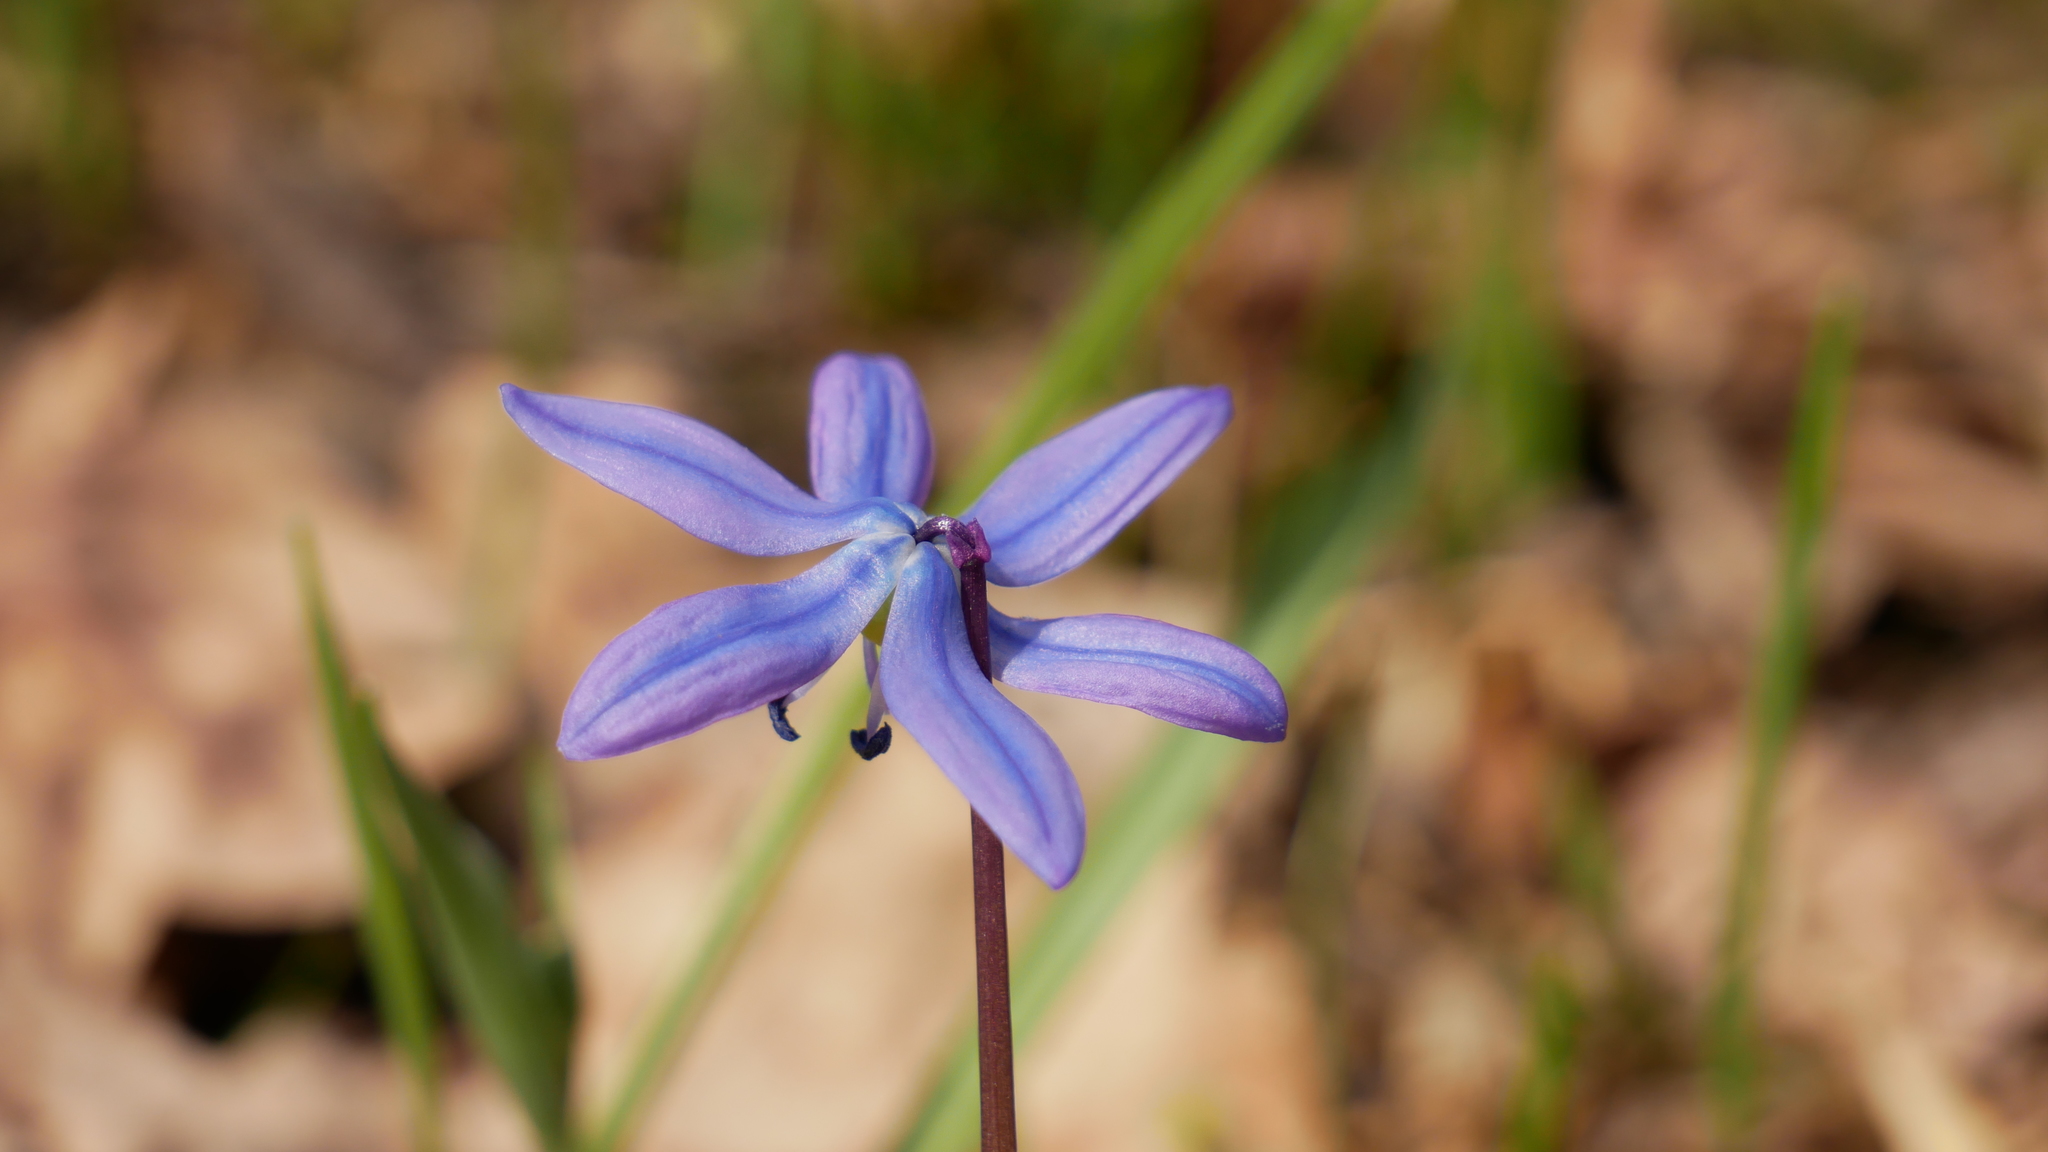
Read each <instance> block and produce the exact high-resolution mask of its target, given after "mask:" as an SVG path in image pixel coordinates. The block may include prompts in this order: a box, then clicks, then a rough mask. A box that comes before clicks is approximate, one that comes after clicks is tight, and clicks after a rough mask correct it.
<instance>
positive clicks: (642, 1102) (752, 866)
mask: <svg viewBox="0 0 2048 1152" xmlns="http://www.w3.org/2000/svg"><path fill="white" fill-rule="evenodd" d="M1379 4H1380V0H1323V2H1322V3H1319V4H1318V5H1317V6H1316V7H1314V8H1312V9H1310V10H1309V11H1308V12H1306V13H1305V14H1303V16H1302V17H1301V18H1299V19H1298V20H1297V21H1296V23H1295V25H1294V27H1293V29H1292V30H1291V31H1290V32H1289V33H1287V34H1286V35H1285V37H1284V38H1283V39H1282V40H1281V42H1280V45H1279V47H1278V48H1277V49H1276V50H1275V51H1273V52H1272V53H1271V54H1270V55H1269V56H1268V57H1267V59H1266V61H1265V62H1264V64H1262V65H1261V66H1260V67H1259V68H1258V70H1257V71H1256V73H1255V75H1254V77H1253V79H1252V80H1251V82H1250V83H1249V84H1248V85H1247V86H1246V87H1245V88H1244V89H1243V90H1242V91H1241V92H1240V93H1239V94H1238V95H1237V97H1236V98H1235V99H1234V100H1233V101H1232V103H1231V105H1230V107H1229V109H1228V110H1227V111H1226V112H1225V113H1224V114H1223V116H1222V117H1221V119H1220V120H1219V121H1218V122H1217V123H1216V125H1215V127H1213V128H1212V129H1210V130H1209V131H1208V132H1207V133H1206V134H1205V136H1204V137H1203V138H1202V139H1201V140H1200V141H1199V142H1198V143H1197V144H1196V145H1195V147H1194V149H1193V150H1192V152H1191V153H1190V154H1189V157H1188V159H1187V160H1186V162H1185V163H1183V164H1181V165H1180V166H1179V167H1178V169H1177V170H1176V171H1174V172H1172V173H1170V174H1169V175H1168V176H1167V177H1166V178H1165V179H1164V181H1163V182H1162V184H1161V186H1160V187H1159V189H1158V191H1157V192H1156V193H1154V194H1153V195H1152V196H1151V198H1150V199H1148V200H1147V201H1146V203H1145V204H1143V205H1142V206H1141V207H1140V208H1139V210H1138V212H1137V214H1136V218H1135V220H1134V222H1133V224H1132V226H1131V227H1130V228H1129V229H1128V230H1127V231H1126V233H1125V234H1124V235H1123V236H1122V237H1121V238H1120V239H1119V241H1118V243H1117V245H1116V247H1115V249H1114V250H1113V252H1112V253H1111V255H1110V258H1109V261H1108V264H1107V265H1106V266H1105V267H1104V269H1103V271H1102V273H1101V274H1100V276H1099V278H1098V280H1097V282H1096V284H1095V286H1094V287H1093V288H1092V289H1091V290H1090V292H1089V293H1088V295H1087V296H1086V297H1084V298H1083V299H1082V300H1081V302H1080V303H1079V304H1078V305H1077V306H1076V309H1075V312H1074V314H1073V317H1072V319H1070V320H1069V321H1068V322H1067V324H1066V325H1065V327H1064V328H1063V329H1062V330H1061V335H1060V336H1059V338H1058V339H1057V341H1056V343H1055V344H1054V346H1053V349H1052V350H1051V352H1049V353H1048V357H1047V361H1046V363H1045V365H1044V367H1042V368H1041V370H1040V371H1039V373H1038V374H1037V376H1036V377H1035V378H1034V379H1033V381H1032V383H1031V384H1030V385H1029V386H1028V387H1027V389H1026V390H1025V392H1024V394H1023V396H1022V398H1021V399H1020V400H1019V402H1018V403H1017V405H1016V406H1015V408H1014V410H1013V411H1012V412H1011V413H1010V414H1009V416H1008V417H1007V418H1006V419H1005V420H1003V421H1002V422H1000V423H999V424H998V426H997V431H996V432H995V433H994V434H993V435H992V436H991V437H990V438H989V439H988V440H987V441H986V442H984V443H983V445H982V446H981V449H980V451H979V452H978V453H977V455H976V456H975V457H974V460H973V461H972V462H971V463H970V464H969V465H968V466H967V468H966V469H965V471H964V474H963V476H962V477H961V478H960V479H958V480H957V481H956V482H954V483H953V484H952V485H950V486H949V488H948V490H947V494H946V496H945V497H943V498H942V499H941V501H940V502H939V504H940V505H951V506H958V505H961V504H963V503H964V502H965V500H964V499H963V498H961V497H962V494H963V493H964V494H965V495H966V496H967V497H971V496H972V495H973V494H974V493H977V492H979V491H980V490H981V489H982V488H983V487H984V486H986V484H987V481H988V480H989V479H990V478H991V477H993V476H994V475H995V474H996V473H997V472H999V471H1000V470H1001V469H1002V468H1003V466H1004V465H1006V464H1008V463H1009V462H1010V461H1011V460H1013V459H1015V458H1016V457H1017V455H1018V454H1019V453H1021V452H1022V451H1023V450H1024V449H1025V448H1027V447H1029V446H1030V445H1031V444H1033V443H1036V442H1037V441H1038V440H1039V439H1040V438H1042V437H1043V436H1044V435H1045V434H1046V433H1047V432H1048V431H1050V430H1051V428H1052V426H1053V425H1054V424H1055V423H1056V422H1057V421H1058V420H1059V419H1060V418H1061V417H1062V416H1064V415H1065V414H1066V413H1067V412H1068V411H1070V410H1071V409H1072V408H1073V407H1074V406H1075V405H1077V404H1078V403H1080V402H1081V401H1082V400H1084V399H1085V398H1086V397H1087V395H1088V394H1089V393H1090V392H1091V391H1092V390H1093V389H1094V388H1095V387H1096V385H1098V384H1099V383H1100V382H1101V381H1102V380H1103V379H1105V378H1106V377H1107V374H1108V373H1109V371H1110V370H1111V368H1113V367H1114V364H1115V361H1116V359H1117V358H1118V356H1119V355H1120V354H1121V353H1122V351H1123V349H1124V347H1125V346H1126V345H1127V344H1128V342H1129V340H1130V337H1131V334H1132V333H1133V332H1135V331H1136V329H1137V327H1138V325H1139V324H1140V322H1141V321H1142V320H1143V319H1144V316H1145V313H1146V311H1147V310H1148V309H1149V308H1150V306H1151V305H1152V303H1153V301H1154V300H1156V299H1157V297H1158V296H1159V295H1160V293H1161V292H1162V291H1164V289H1165V288H1166V286H1167V284H1168V282H1169V281H1170V279H1171V277H1172V274H1173V272H1174V270H1175V269H1176V268H1178V267H1179V265H1180V263H1181V261H1182V260H1183V259H1184V258H1185V256H1186V255H1187V252H1188V250H1189V249H1191V248H1192V247H1193V246H1194V244H1195V242H1196V241H1197V240H1199V239H1200V238H1201V237H1202V235H1203V234H1204V233H1205V232H1206V231H1207V229H1208V228H1209V226H1210V225H1211V224H1213V223H1214V222H1215V220H1216V218H1217V217H1218V216H1219V215H1220V214H1221V213H1222V210H1223V209H1224V207H1226V206H1227V205H1228V204H1229V202H1230V201H1231V200H1232V199H1233V198H1234V197H1235V196H1236V195H1237V193H1238V192H1239V191H1241V190H1242V189H1243V187H1244V185H1245V184H1246V183H1247V182H1248V181H1249V180H1250V179H1251V178H1252V176H1254V175H1255V174H1256V173H1257V172H1258V170H1259V169H1260V168H1261V167H1263V166H1264V165H1265V163H1266V162H1267V161H1268V160H1269V159H1270V158H1271V157H1272V156H1273V154H1274V153H1275V152H1277V151H1278V150H1279V148H1280V147H1281V145H1282V144H1283V143H1285V141H1286V139H1287V137H1288V136H1289V135H1291V134H1292V132H1293V131H1294V129H1295V128H1296V127H1297V126H1298V125H1299V124H1300V122H1301V120H1302V118H1303V117H1304V116H1306V115H1307V113H1308V111H1309V109H1310V108H1311V107H1312V106H1313V105H1314V102H1315V100H1316V99H1317V97H1319V96H1320V95H1321V94H1322V92H1323V91H1324V89H1325V88H1327V87H1328V86H1329V83H1330V81H1331V80H1332V79H1334V78H1335V76H1336V74H1337V69H1338V68H1339V67H1340V66H1341V65H1342V63H1343V61H1344V59H1345V58H1346V57H1347V56H1348V55H1349V53H1350V50H1351V47H1352V45H1353V43H1354V42H1355V41H1356V39H1357V37H1358V34H1359V33H1360V31H1361V30H1362V29H1363V28H1364V26H1365V22H1366V19H1367V18H1368V17H1369V16H1371V15H1372V13H1373V12H1374V11H1376V10H1377V9H1378V7H1379ZM1342 581H1343V578H1342V577H1341V576H1340V577H1339V578H1338V579H1337V581H1336V582H1335V583H1336V585H1337V586H1338V587H1341V585H1342ZM1330 594H1331V595H1334V594H1335V591H1334V589H1333V590H1332V592H1331V593H1330ZM1269 663H1270V662H1269ZM865 697H866V692H865V690H864V689H862V690H855V691H853V692H850V693H848V695H847V696H846V697H845V698H844V699H843V700H842V701H841V702H840V704H839V706H838V707H837V708H836V709H835V710H834V711H833V715H834V717H835V720H834V722H833V726H832V728H831V729H830V730H829V732H830V733H836V732H838V731H840V730H842V729H850V728H853V727H856V726H858V725H859V723H860V718H861V714H862V712H863V710H864V709H865V705H866V699H865ZM1222 743H1224V744H1227V743H1228V742H1222ZM820 745H821V746H820V747H819V749H818V751H817V752H816V754H815V755H814V756H812V757H811V758H809V759H807V760H805V761H804V762H803V763H802V764H801V765H800V766H799V767H798V768H797V770H796V773H795V774H794V775H793V776H792V777H791V778H790V779H789V781H788V782H787V783H786V784H785V785H784V786H783V787H782V789H781V791H780V793H779V794H778V796H777V797H776V798H775V799H773V800H772V801H770V802H768V805H767V807H765V808H764V809H763V810H762V814H761V816H760V818H759V820H758V823H757V824H756V828H755V831H754V832H753V833H752V834H751V835H750V836H749V837H748V838H747V840H746V845H747V846H746V847H745V848H744V849H742V853H741V856H740V858H739V860H738V861H736V862H735V864H734V866H733V869H732V872H731V875H730V879H729V880H728V881H727V886H726V888H725V890H724V892H723V894H722V895H721V897H720V900H719V905H718V909H717V911H716V912H715V913H714V914H713V919H712V927H711V929H710V931H709V932H708V933H707V935H706V937H705V938H704V940H703V941H702V943H700V944H699V945H698V949H697V951H696V953H695V954H694V955H693V956H692V957H691V959H690V961H689V962H688V963H687V964H686V965H685V966H684V968H683V970H682V974H681V975H680V976H679V977H678V978H677V982H676V983H675V984H674V985H673V986H672V987H671V988H670V990H669V991H668V993H667V994H666V995H665V996H664V997H663V999H662V1001H661V1007H660V1008H659V1009H658V1010H657V1013H656V1015H655V1018H654V1021H653V1023H652V1024H651V1025H650V1026H649V1028H648V1030H647V1032H646V1033H645V1035H644V1036H643V1038H642V1039H641V1041H640V1043H639V1045H638V1047H637V1048H636V1049H635V1052H634V1056H633V1058H632V1060H631V1061H630V1062H629V1064H628V1066H627V1067H628V1071H627V1074H626V1079H625V1081H624V1083H623V1084H622V1086H621V1088H620V1089H619V1093H618V1096H617V1097H616V1098H615V1099H614V1101H613V1102H612V1103H611V1105H610V1106H609V1107H607V1108H605V1109H604V1110H603V1111H602V1112H601V1113H600V1119H599V1121H598V1125H597V1127H596V1129H595V1131H594V1133H593V1135H592V1137H591V1139H590V1140H589V1142H588V1144H587V1149H588V1152H617V1150H618V1149H619V1148H621V1147H623V1146H624V1144H625V1142H626V1141H627V1140H628V1139H629V1138H630V1137H631V1134H632V1131H633V1129H634V1127H635V1125H636V1124H637V1123H638V1122H639V1119H640V1116H641V1114H642V1113H643V1112H644V1111H645V1109H646V1107H647V1104H648V1103H649V1101H650V1099H651V1097H652V1095H653V1092H654V1089H655V1088H656V1087H657V1086H658V1085H659V1084H660V1082H661V1078H662V1076H663V1074H664V1073H665V1072H666V1071H667V1070H668V1069H669V1068H670V1067H671V1066H672V1065H673V1064H674V1062H675V1059H676V1057H677V1055H678V1054H679V1053H680V1052H681V1050H682V1047H683V1045H684V1044H685V1043H686V1042H687V1040H688V1037H689V1034H690V1032H691V1030H692V1029H693V1028H694V1026H695V1024H696V1022H697V1020H698V1019H699V1017H701V1015H702V1014H703V1010H704V1007H705V1006H706V1005H707V1004H708V1003H709V1002H710V997H711V994H712V993H713V992H714V991H715V990H716V989H717V987H718V985H719V983H720V982H721V981H722V980H723V978H724V976H725V974H726V972H727V971H728V970H729V969H730V968H731V966H732V962H733V959H734V958H735V957H736V956H737V955H738V954H739V950H740V947H741V946H742V945H743V944H744V943H745V941H746V938H747V936H748V935H749V934H750V933H751V931H752V929H753V926H754V925H755V923H757V922H758V921H759V919H760V917H761V913H762V911H763V910H764V909H765V908H766V906H767V902H768V900H769V899H770V898H771V897H772V896H773V894H774V892H775V889H776V888H777V887H778V886H779V885H780V882H781V880H782V877H783V876H784V875H785V874H786V873H787V872H788V870H789V865H790V862H791V861H792V860H793V859H794V858H795V855H796V852H797V850H798V849H799V848H800V847H801V845H802V843H803V840H804V837H805V835H806V834H807V833H808V831H809V829H810V828H811V826H812V825H813V824H814V823H815V822H816V819H817V816H818V814H819V813H820V812H821V811H822V810H823V807H824V804H825V802H826V801H827V800H828V799H829V798H830V796H831V794H832V792H833V791H834V789H835V788H836V786H837V784H838V783H839V781H840V779H841V777H842V775H843V773H844V771H845V766H846V763H847V757H846V756H845V755H844V754H843V753H842V750H841V746H839V745H838V744H837V743H836V742H832V741H821V742H820ZM1221 751H1225V752H1227V751H1228V749H1227V748H1225V749H1221ZM1211 754H1212V755H1213V754H1214V753H1213V752H1212V753H1211Z"/></svg>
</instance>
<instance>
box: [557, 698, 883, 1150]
mask: <svg viewBox="0 0 2048 1152" xmlns="http://www.w3.org/2000/svg"><path fill="white" fill-rule="evenodd" d="M866 696H867V693H866V690H865V689H861V690H858V691H852V692H848V693H847V694H846V695H845V696H844V698H842V699H841V700H840V702H839V705H838V707H837V709H836V710H835V711H834V712H833V713H832V715H831V717H830V718H829V720H828V721H827V722H825V723H824V724H823V725H821V728H820V731H819V733H818V734H817V738H816V740H815V741H813V742H811V743H810V746H809V747H808V748H807V749H806V750H805V752H804V755H803V758H802V759H801V760H800V761H799V762H798V763H797V766H796V769H795V771H794V772H793V773H791V774H790V775H789V777H788V778H787V779H786V780H784V781H783V783H782V784H781V786H780V791H779V792H778V794H776V795H775V796H773V797H771V798H769V799H768V800H767V801H766V802H764V803H763V805H762V806H761V807H760V808H759V809H757V810H756V813H755V816H754V823H753V826H752V827H751V828H749V829H748V830H747V832H746V833H744V834H743V835H742V836H741V839H740V843H741V847H740V849H739V853H738V856H737V858H736V859H735V861H734V862H733V865H732V870H731V872H730V873H729V875H728V878H727V880H726V887H725V891H724V894H723V897H722V898H721V899H720V901H719V904H718V910H717V913H716V914H715V916H714V917H713V919H712V921H711V925H710V927H709V928H708V929H707V930H706V932H705V935H704V938H703V939H702V940H701V941H699V942H698V944H697V949H696V951H695V952H694V953H692V954H691V956H690V958H689V961H688V963H687V964H685V965H684V966H683V968H682V971H681V972H680V973H679V974H678V975H677V977H676V981H675V983H674V984H672V985H670V987H669V990H668V992H667V993H666V994H665V995H664V996H663V997H662V999H661V1001H660V1004H659V1006H658V1007H657V1008H656V1009H655V1013H654V1016H653V1018H652V1019H651V1020H650V1021H649V1023H648V1026H647V1029H646V1031H645V1032H644V1033H642V1035H641V1038H640V1040H639V1043H638V1044H637V1045H635V1047H634V1049H633V1051H634V1058H633V1061H632V1063H631V1064H629V1065H628V1066H627V1071H626V1077H625V1080H624V1081H623V1082H622V1083H621V1084H620V1087H619V1089H618V1095H617V1096H616V1097H615V1098H614V1099H613V1101H612V1104H611V1106H610V1107H609V1108H607V1109H605V1111H604V1112H603V1113H601V1114H600V1115H601V1119H600V1122H599V1127H598V1128H597V1129H596V1130H595V1132H593V1133H592V1135H591V1137H590V1139H589V1140H588V1141H587V1142H586V1144H585V1146H584V1148H585V1152H613V1150H614V1149H618V1148H622V1147H624V1146H625V1145H626V1143H627V1142H628V1141H629V1140H631V1139H632V1136H633V1131H634V1129H635V1127H636V1126H637V1125H638V1123H639V1121H640V1118H641V1116H642V1115H643V1114H644V1113H645V1112H646V1110H647V1105H648V1104H649V1103H650V1102H651V1100H652V1098H653V1094H654V1090H655V1089H656V1088H658V1087H659V1086H660V1085H661V1082H662V1079H663V1078H664V1077H665V1076H666V1075H667V1073H668V1070H669V1069H670V1068H671V1067H672V1066H673V1065H674V1064H675V1061H676V1058H677V1057H678V1056H680V1055H681V1054H682V1049H683V1044H684V1042H685V1041H686V1040H687V1039H688V1038H689V1035H690V1033H691V1032H692V1031H693V1030H694V1029H695V1028H696V1026H697V1021H698V1020H699V1019H701V1018H702V1017H703V1015H704V1009H705V1008H706V1007H708V1006H709V1005H710V1003H711V996H712V994H713V993H714V992H716V991H717V990H718V986H719V985H720V984H721V983H722V982H723V981H724V980H725V975H726V973H727V972H729V971H730V970H731V969H732V964H733V961H734V960H735V959H737V958H738V956H739V953H740V948H741V947H742V946H743V945H744V944H745V943H746V941H747V937H748V936H750V935H752V933H753V930H754V925H755V924H757V923H759V922H760V919H761V916H762V914H763V913H765V912H766V911H767V910H768V902H769V900H770V899H772V898H773V896H774V894H775V891H776V889H778V888H779V887H781V884H782V879H783V877H784V876H785V875H787V874H788V872H789V867H790V865H791V864H792V863H794V862H795V860H796V855H797V851H798V850H799V849H800V848H801V847H802V846H803V842H804V839H805V838H806V837H807V836H809V835H810V831H811V828H812V826H813V825H815V824H816V823H817V820H818V817H819V815H820V814H822V813H823V812H824V810H825V805H826V803H827V802H828V801H830V800H831V798H832V796H833V795H834V794H835V793H836V792H837V791H838V789H839V785H840V784H841V783H842V782H844V780H845V778H846V770H845V769H846V763H847V757H848V755H849V751H848V748H847V745H846V743H845V740H844V736H843V734H844V733H846V732H848V731H851V730H852V729H854V728H858V727H860V725H861V722H862V720H863V719H864V718H865V717H866V713H867V699H866Z"/></svg>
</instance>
